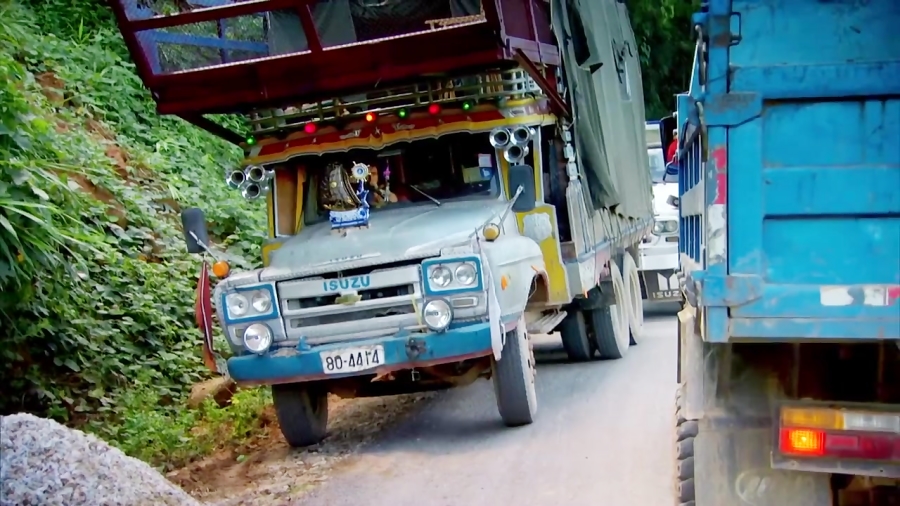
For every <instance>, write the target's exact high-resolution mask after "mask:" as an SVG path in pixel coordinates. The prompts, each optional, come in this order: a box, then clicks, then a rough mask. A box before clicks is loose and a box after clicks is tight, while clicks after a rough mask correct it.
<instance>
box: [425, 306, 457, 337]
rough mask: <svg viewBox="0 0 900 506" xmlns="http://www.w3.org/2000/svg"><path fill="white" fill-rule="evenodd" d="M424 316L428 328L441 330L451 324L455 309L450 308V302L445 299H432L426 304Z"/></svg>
mask: <svg viewBox="0 0 900 506" xmlns="http://www.w3.org/2000/svg"><path fill="white" fill-rule="evenodd" d="M422 318H423V319H424V320H425V325H428V328H430V329H431V330H434V331H437V332H440V331H442V330H444V329H446V328H447V327H448V326H449V325H450V320H452V319H453V310H452V309H450V304H448V303H447V301H445V300H442V299H435V300H431V301H428V303H427V304H425V308H424V309H423V310H422Z"/></svg>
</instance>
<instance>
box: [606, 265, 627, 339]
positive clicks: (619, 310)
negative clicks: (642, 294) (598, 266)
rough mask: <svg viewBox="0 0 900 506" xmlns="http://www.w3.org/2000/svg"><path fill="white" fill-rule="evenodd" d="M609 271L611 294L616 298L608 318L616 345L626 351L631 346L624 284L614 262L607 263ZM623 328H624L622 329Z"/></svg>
mask: <svg viewBox="0 0 900 506" xmlns="http://www.w3.org/2000/svg"><path fill="white" fill-rule="evenodd" d="M609 270H610V274H611V276H612V284H613V294H614V295H615V297H616V303H615V304H613V305H611V306H609V312H610V317H611V319H612V324H613V329H614V331H615V334H616V336H615V337H616V343H618V345H619V349H620V350H627V349H628V346H630V344H631V339H630V337H629V335H628V317H629V313H630V311H629V310H628V301H626V300H624V295H625V291H626V290H625V282H624V280H623V279H622V272H621V271H620V270H619V266H618V265H616V263H615V262H612V261H611V262H610V263H609ZM623 327H624V328H623Z"/></svg>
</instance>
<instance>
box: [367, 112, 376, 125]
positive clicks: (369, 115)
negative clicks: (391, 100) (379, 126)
mask: <svg viewBox="0 0 900 506" xmlns="http://www.w3.org/2000/svg"><path fill="white" fill-rule="evenodd" d="M377 117H378V116H377V115H376V114H375V113H374V112H367V113H366V121H368V122H369V123H371V122H373V121H375V118H377Z"/></svg>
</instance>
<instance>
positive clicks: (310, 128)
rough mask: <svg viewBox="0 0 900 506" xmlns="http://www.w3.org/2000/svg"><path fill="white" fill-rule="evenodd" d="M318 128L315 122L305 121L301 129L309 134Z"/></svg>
mask: <svg viewBox="0 0 900 506" xmlns="http://www.w3.org/2000/svg"><path fill="white" fill-rule="evenodd" d="M318 129H319V128H318V127H317V126H316V124H315V123H307V124H305V125H303V131H304V132H306V133H308V134H310V135H312V134H314V133H316V130H318Z"/></svg>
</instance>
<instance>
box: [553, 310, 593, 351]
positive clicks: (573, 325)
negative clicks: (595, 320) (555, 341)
mask: <svg viewBox="0 0 900 506" xmlns="http://www.w3.org/2000/svg"><path fill="white" fill-rule="evenodd" d="M559 333H560V335H561V336H562V343H563V348H565V350H566V355H568V357H569V360H571V361H573V362H584V361H587V360H591V359H592V358H593V356H594V348H593V346H592V345H591V341H590V339H589V337H588V326H587V322H585V312H584V310H581V309H578V308H577V307H573V308H572V309H571V310H570V311H569V313H568V314H567V315H566V318H565V319H564V320H563V321H562V324H560V327H559Z"/></svg>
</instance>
